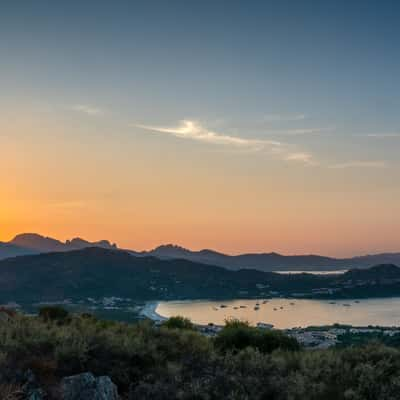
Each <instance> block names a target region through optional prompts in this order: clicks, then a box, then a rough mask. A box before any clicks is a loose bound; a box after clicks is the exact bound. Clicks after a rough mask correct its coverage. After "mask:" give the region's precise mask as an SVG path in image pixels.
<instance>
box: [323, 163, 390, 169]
mask: <svg viewBox="0 0 400 400" xmlns="http://www.w3.org/2000/svg"><path fill="white" fill-rule="evenodd" d="M386 167H387V164H386V162H385V161H348V162H344V163H339V164H334V165H331V166H330V167H329V168H332V169H347V168H386Z"/></svg>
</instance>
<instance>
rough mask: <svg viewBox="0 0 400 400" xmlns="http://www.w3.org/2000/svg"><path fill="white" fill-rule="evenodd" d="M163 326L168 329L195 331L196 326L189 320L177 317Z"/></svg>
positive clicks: (168, 320) (170, 319)
mask: <svg viewBox="0 0 400 400" xmlns="http://www.w3.org/2000/svg"><path fill="white" fill-rule="evenodd" d="M162 326H164V327H165V328H168V329H186V330H191V331H192V330H194V325H193V324H192V321H190V319H189V318H185V317H181V316H175V317H171V318H169V319H167V320H166V321H165V322H164V323H163V324H162Z"/></svg>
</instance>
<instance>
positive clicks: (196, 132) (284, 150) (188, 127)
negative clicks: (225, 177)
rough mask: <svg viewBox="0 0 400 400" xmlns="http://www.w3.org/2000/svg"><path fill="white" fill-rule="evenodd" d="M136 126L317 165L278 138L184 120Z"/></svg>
mask: <svg viewBox="0 0 400 400" xmlns="http://www.w3.org/2000/svg"><path fill="white" fill-rule="evenodd" d="M135 126H136V127H139V128H142V129H146V130H149V131H153V132H159V133H166V134H169V135H172V136H175V137H178V138H181V139H191V140H195V141H199V142H204V143H209V144H213V145H225V146H230V147H234V148H237V149H242V150H243V149H246V150H249V151H259V152H267V153H270V154H272V155H274V156H277V157H279V158H280V159H282V160H285V161H297V162H302V163H304V164H308V165H316V164H317V163H316V161H314V160H313V156H312V155H311V154H309V153H304V152H298V151H295V150H293V149H292V147H293V146H291V145H289V144H287V143H283V142H280V141H276V140H264V139H248V138H243V137H239V136H231V135H226V134H221V133H217V132H214V131H211V130H209V129H207V128H205V127H204V126H202V125H201V124H200V123H199V122H196V121H192V120H188V119H185V120H182V121H180V123H179V125H178V126H176V127H162V126H153V125H135Z"/></svg>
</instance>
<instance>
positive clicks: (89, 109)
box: [72, 104, 103, 116]
mask: <svg viewBox="0 0 400 400" xmlns="http://www.w3.org/2000/svg"><path fill="white" fill-rule="evenodd" d="M72 109H73V110H74V111H77V112H80V113H84V114H86V115H92V116H95V115H101V114H102V113H103V112H102V111H101V110H100V109H99V108H97V107H94V106H90V105H87V104H75V105H74V106H72Z"/></svg>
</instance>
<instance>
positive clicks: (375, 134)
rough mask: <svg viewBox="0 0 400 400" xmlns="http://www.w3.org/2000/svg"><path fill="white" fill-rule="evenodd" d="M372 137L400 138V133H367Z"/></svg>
mask: <svg viewBox="0 0 400 400" xmlns="http://www.w3.org/2000/svg"><path fill="white" fill-rule="evenodd" d="M367 136H368V137H370V138H375V139H390V138H400V133H397V132H396V133H370V134H369V135H367Z"/></svg>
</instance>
